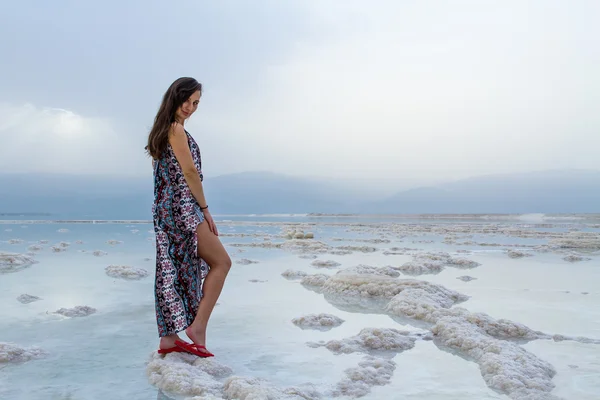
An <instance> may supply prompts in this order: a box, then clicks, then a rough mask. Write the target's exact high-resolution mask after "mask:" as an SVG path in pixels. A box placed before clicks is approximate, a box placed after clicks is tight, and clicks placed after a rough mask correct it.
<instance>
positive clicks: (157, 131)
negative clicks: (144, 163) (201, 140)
mask: <svg viewBox="0 0 600 400" xmlns="http://www.w3.org/2000/svg"><path fill="white" fill-rule="evenodd" d="M198 90H200V93H202V84H201V83H199V82H198V81H197V80H195V79H194V78H185V77H184V78H179V79H177V80H176V81H175V82H173V83H172V84H171V86H169V88H168V89H167V91H166V92H165V95H164V96H163V99H162V103H161V104H160V108H159V109H158V112H157V113H156V118H154V125H153V126H152V129H151V130H150V134H149V135H148V145H147V146H146V151H147V153H148V154H149V155H150V156H151V157H152V158H154V159H155V160H156V159H159V158H160V157H161V155H162V153H163V152H164V151H165V149H166V148H167V144H168V143H169V128H170V127H171V124H172V123H173V122H175V113H176V112H177V109H178V108H179V107H181V105H182V104H183V103H185V101H186V100H187V99H189V98H190V96H191V95H192V94H194V93H195V92H197V91H198Z"/></svg>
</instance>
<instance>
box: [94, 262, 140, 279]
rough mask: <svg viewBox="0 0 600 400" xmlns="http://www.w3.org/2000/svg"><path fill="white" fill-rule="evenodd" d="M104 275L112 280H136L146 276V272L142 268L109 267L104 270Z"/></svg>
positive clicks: (126, 266)
mask: <svg viewBox="0 0 600 400" xmlns="http://www.w3.org/2000/svg"><path fill="white" fill-rule="evenodd" d="M104 271H105V272H106V275H108V276H110V277H112V278H120V279H129V280H136V279H142V278H145V277H147V276H148V271H146V270H145V269H143V268H134V267H130V266H128V265H109V266H108V267H106V268H105V269H104Z"/></svg>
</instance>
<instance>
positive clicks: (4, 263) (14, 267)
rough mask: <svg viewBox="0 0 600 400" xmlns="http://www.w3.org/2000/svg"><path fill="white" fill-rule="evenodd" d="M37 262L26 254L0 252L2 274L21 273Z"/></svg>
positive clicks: (0, 270)
mask: <svg viewBox="0 0 600 400" xmlns="http://www.w3.org/2000/svg"><path fill="white" fill-rule="evenodd" d="M37 262H38V261H37V260H35V259H34V258H33V257H32V256H28V255H26V254H20V253H5V252H2V251H0V273H7V272H16V271H20V270H22V269H24V268H27V267H29V266H31V265H33V264H36V263H37Z"/></svg>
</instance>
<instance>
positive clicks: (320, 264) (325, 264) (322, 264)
mask: <svg viewBox="0 0 600 400" xmlns="http://www.w3.org/2000/svg"><path fill="white" fill-rule="evenodd" d="M310 265H312V266H313V267H317V268H335V267H339V266H340V265H342V264H340V263H339V262H337V261H333V260H315V261H313V262H312V263H310Z"/></svg>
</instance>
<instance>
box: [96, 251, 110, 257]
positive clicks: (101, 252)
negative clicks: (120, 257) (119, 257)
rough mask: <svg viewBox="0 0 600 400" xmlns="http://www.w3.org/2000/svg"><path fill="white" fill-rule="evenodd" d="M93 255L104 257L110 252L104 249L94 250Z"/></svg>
mask: <svg viewBox="0 0 600 400" xmlns="http://www.w3.org/2000/svg"><path fill="white" fill-rule="evenodd" d="M92 254H93V255H95V256H96V257H102V256H105V255H107V254H108V253H107V252H105V251H102V250H94V252H93V253H92Z"/></svg>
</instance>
